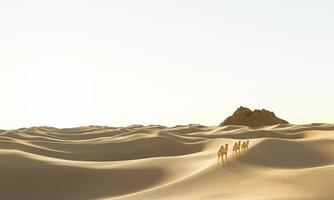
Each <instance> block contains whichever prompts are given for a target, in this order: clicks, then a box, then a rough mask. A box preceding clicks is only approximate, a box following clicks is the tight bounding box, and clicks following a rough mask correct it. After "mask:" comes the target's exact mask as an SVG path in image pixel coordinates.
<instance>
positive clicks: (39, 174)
mask: <svg viewBox="0 0 334 200" xmlns="http://www.w3.org/2000/svg"><path fill="white" fill-rule="evenodd" d="M246 139H249V140H250V149H249V151H248V152H246V153H243V154H242V155H241V156H240V157H239V158H238V159H232V152H231V149H232V144H233V143H234V142H235V141H237V140H246ZM224 143H229V144H230V151H229V154H228V156H229V161H228V162H227V163H225V164H224V165H222V166H218V165H217V157H216V155H217V150H218V149H219V147H220V145H221V144H224ZM0 180H1V181H0V197H1V198H0V199H6V200H10V199H15V200H17V199H33V200H38V199H41V200H46V199H47V200H53V199H55V200H59V199H78V200H79V199H80V200H88V199H130V200H137V199H166V200H167V199H192V200H193V199H291V200H296V199H310V200H311V199H323V200H331V199H334V190H333V188H334V125H328V124H311V125H304V126H296V125H275V126H266V127H262V128H249V127H245V126H222V127H205V126H201V125H187V126H176V127H163V126H157V125H152V126H140V125H133V126H129V127H123V128H112V127H100V126H87V127H79V128H71V129H56V128H51V127H33V128H28V129H19V130H12V131H5V130H1V131H0Z"/></svg>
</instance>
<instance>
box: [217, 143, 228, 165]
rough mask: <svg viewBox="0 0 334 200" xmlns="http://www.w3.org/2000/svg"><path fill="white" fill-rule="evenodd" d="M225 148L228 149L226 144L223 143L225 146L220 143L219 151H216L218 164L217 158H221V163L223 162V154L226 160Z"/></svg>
mask: <svg viewBox="0 0 334 200" xmlns="http://www.w3.org/2000/svg"><path fill="white" fill-rule="evenodd" d="M227 150H228V144H225V147H224V146H223V145H221V147H220V149H219V151H218V165H219V158H220V157H221V158H222V163H224V155H225V158H226V161H227Z"/></svg>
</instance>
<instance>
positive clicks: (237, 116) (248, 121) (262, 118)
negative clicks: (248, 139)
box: [221, 106, 289, 127]
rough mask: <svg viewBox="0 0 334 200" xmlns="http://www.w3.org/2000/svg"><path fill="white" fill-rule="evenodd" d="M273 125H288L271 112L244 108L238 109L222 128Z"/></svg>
mask: <svg viewBox="0 0 334 200" xmlns="http://www.w3.org/2000/svg"><path fill="white" fill-rule="evenodd" d="M275 124H289V122H287V121H286V120H283V119H280V118H278V117H276V115H275V114H274V113H273V112H270V111H267V110H264V109H262V110H254V111H252V110H250V109H249V108H246V107H242V106H241V107H240V108H238V109H237V110H236V111H235V112H234V113H233V115H232V116H230V117H228V118H227V119H226V120H225V121H224V122H223V123H221V125H222V126H227V125H245V126H251V127H256V126H269V125H275Z"/></svg>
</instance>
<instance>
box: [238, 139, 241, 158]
mask: <svg viewBox="0 0 334 200" xmlns="http://www.w3.org/2000/svg"><path fill="white" fill-rule="evenodd" d="M238 151H239V155H240V152H241V141H238Z"/></svg>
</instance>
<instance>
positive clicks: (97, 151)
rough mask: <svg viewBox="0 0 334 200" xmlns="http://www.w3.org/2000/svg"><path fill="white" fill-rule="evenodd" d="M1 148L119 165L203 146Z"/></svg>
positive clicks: (159, 141) (141, 143)
mask: <svg viewBox="0 0 334 200" xmlns="http://www.w3.org/2000/svg"><path fill="white" fill-rule="evenodd" d="M0 145H1V148H2V149H12V150H21V151H24V152H29V153H33V154H36V155H42V156H47V157H52V158H61V159H66V160H77V161H121V160H134V159H143V158H152V157H162V156H179V155H186V154H191V153H197V152H200V151H202V149H203V145H204V144H203V143H196V144H185V143H182V142H178V141H175V140H172V139H169V138H165V137H151V138H142V139H136V140H130V141H121V142H104V143H90V142H81V143H71V142H69V143H68V142H48V141H30V142H29V143H24V144H23V143H17V142H15V141H8V140H6V141H1V142H0Z"/></svg>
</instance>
